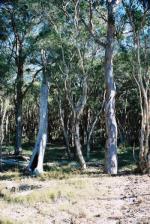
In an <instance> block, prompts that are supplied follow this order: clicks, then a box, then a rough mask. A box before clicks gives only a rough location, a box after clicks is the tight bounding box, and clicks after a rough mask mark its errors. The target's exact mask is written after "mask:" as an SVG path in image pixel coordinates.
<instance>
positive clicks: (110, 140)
mask: <svg viewBox="0 0 150 224" xmlns="http://www.w3.org/2000/svg"><path fill="white" fill-rule="evenodd" d="M114 33H115V21H114V6H113V3H112V1H110V2H108V25H107V42H106V49H105V83H106V100H105V120H106V121H105V122H106V133H107V141H106V152H105V168H106V172H107V173H108V174H117V123H116V117H115V95H116V86H115V82H114V75H113V47H114V46H113V45H114Z"/></svg>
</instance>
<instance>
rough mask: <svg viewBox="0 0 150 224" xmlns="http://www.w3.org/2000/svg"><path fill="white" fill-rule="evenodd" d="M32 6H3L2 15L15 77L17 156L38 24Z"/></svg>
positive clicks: (13, 4)
mask: <svg viewBox="0 0 150 224" xmlns="http://www.w3.org/2000/svg"><path fill="white" fill-rule="evenodd" d="M30 6H31V5H28V4H27V3H26V1H19V2H17V1H16V2H13V3H10V2H8V3H5V4H3V5H2V6H1V13H3V17H4V19H5V24H4V25H5V31H6V34H7V38H6V39H5V42H4V44H5V48H3V51H4V52H8V53H9V55H10V63H11V65H13V69H14V71H13V74H14V77H15V110H16V112H15V115H16V141H15V154H19V153H20V152H21V151H22V148H21V143H22V113H23V111H22V104H23V98H24V96H25V94H26V92H27V90H28V88H27V89H26V87H25V72H26V69H27V67H26V64H27V59H28V58H29V57H30V53H31V52H30V51H29V49H30V47H31V45H30V37H31V35H32V30H33V27H34V25H35V24H37V20H38V19H35V14H34V13H35V11H34V10H33V9H32V10H31V7H30ZM32 36H33V35H32ZM32 39H34V38H32ZM4 44H3V45H4ZM32 44H33V42H32ZM5 49H6V50H5ZM30 79H31V78H30Z"/></svg>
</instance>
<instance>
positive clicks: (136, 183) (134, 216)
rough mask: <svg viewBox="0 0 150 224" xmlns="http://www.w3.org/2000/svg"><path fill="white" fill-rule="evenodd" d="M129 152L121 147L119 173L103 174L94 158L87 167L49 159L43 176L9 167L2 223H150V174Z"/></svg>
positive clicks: (2, 181) (0, 194)
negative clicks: (137, 169) (82, 168)
mask: <svg viewBox="0 0 150 224" xmlns="http://www.w3.org/2000/svg"><path fill="white" fill-rule="evenodd" d="M51 149H53V147H52V148H51ZM61 150H62V149H61ZM55 151H57V150H55ZM123 153H126V155H128V157H127V158H128V159H127V160H126V159H124V160H123V158H126V157H125V155H124V156H123V157H121V155H122V154H123ZM130 153H131V152H127V151H125V150H124V151H122V150H121V151H120V158H122V160H121V163H120V169H119V174H118V175H117V176H108V175H104V174H103V166H102V161H100V160H96V159H94V158H92V159H91V161H90V162H89V163H88V169H87V171H86V172H81V171H80V170H79V168H78V166H77V164H76V163H75V162H72V163H69V164H65V160H60V158H59V160H58V161H56V160H55V161H48V160H47V161H45V163H46V165H45V170H46V172H45V173H44V174H43V175H42V176H41V177H38V178H35V177H31V176H25V175H23V173H22V170H21V169H18V166H14V167H13V171H12V167H11V169H10V168H9V167H7V169H6V167H5V166H4V171H3V172H1V173H0V223H1V224H4V223H5V224H6V223H7V224H11V223H12V224H13V223H21V224H24V223H26V224H28V223H29V224H30V223H31V224H32V223H33V224H34V223H36V224H41V223H42V224H51V223H54V224H65V223H66V224H67V223H68V224H83V223H84V224H109V223H110V224H113V223H122V224H124V223H126V224H128V223H138V224H149V223H150V177H149V176H148V175H140V174H136V173H134V172H133V167H134V164H133V163H132V162H133V161H132V158H130ZM131 154H132V153H131ZM58 155H60V153H58V154H57V155H56V157H58ZM55 159H56V158H55Z"/></svg>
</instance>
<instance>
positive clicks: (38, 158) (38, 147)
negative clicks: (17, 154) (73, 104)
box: [28, 72, 48, 175]
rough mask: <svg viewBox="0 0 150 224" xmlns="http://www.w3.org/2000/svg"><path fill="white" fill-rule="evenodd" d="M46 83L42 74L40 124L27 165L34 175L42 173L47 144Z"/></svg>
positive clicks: (45, 77)
mask: <svg viewBox="0 0 150 224" xmlns="http://www.w3.org/2000/svg"><path fill="white" fill-rule="evenodd" d="M47 119H48V81H47V76H46V73H45V72H43V80H42V85H41V93H40V123H39V131H38V135H37V140H36V144H35V147H34V150H33V153H32V157H31V160H30V163H29V167H28V168H29V171H32V172H33V173H34V174H35V175H40V174H41V173H42V172H43V160H44V153H45V148H46V142H47V124H48V120H47Z"/></svg>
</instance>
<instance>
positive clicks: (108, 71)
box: [79, 0, 120, 174]
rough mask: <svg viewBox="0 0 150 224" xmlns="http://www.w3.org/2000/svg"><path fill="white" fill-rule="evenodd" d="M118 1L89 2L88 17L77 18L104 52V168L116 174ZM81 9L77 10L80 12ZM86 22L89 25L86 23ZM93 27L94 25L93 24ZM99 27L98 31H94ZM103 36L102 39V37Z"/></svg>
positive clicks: (80, 13)
mask: <svg viewBox="0 0 150 224" xmlns="http://www.w3.org/2000/svg"><path fill="white" fill-rule="evenodd" d="M119 3H120V1H113V0H112V1H100V2H98V1H94V2H93V1H89V5H88V6H87V9H88V11H89V12H88V14H87V15H88V16H85V15H84V16H83V15H82V12H80V11H79V15H80V18H81V21H82V23H83V24H84V26H85V28H86V29H87V30H88V31H89V34H90V36H91V38H93V40H94V41H95V42H96V43H97V44H98V45H99V46H101V47H102V48H103V49H104V50H105V56H104V57H105V59H104V60H105V65H104V70H105V71H104V73H105V89H106V96H105V106H104V108H105V123H106V133H107V140H106V150H105V152H106V153H105V168H106V172H107V173H109V174H116V173H117V169H118V168H117V166H118V165H117V123H116V116H115V95H116V85H115V81H114V74H113V56H114V45H115V34H116V26H115V17H116V14H117V13H118V5H119ZM81 8H82V6H81V7H80V9H81ZM87 21H88V22H87ZM95 24H96V25H95ZM97 24H99V26H100V27H99V29H97V28H98V27H97ZM104 37H105V38H104Z"/></svg>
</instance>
